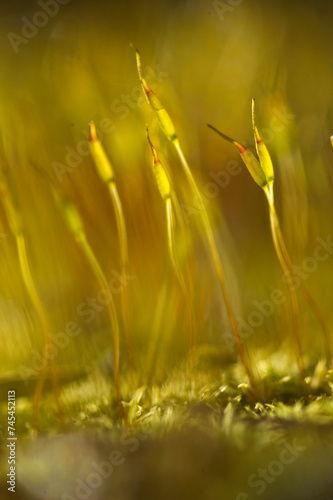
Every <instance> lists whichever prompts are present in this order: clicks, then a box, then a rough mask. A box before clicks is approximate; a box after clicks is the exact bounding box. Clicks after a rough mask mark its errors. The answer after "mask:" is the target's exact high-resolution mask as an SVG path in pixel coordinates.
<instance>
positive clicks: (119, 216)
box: [108, 182, 134, 369]
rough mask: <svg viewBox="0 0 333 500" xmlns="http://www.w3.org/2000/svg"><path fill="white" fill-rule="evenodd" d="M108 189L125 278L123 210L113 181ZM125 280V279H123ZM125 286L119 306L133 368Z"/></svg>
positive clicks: (126, 268)
mask: <svg viewBox="0 0 333 500" xmlns="http://www.w3.org/2000/svg"><path fill="white" fill-rule="evenodd" d="M108 191H109V194H110V198H111V200H112V203H113V208H114V212H115V216H116V224H117V230H118V235H119V248H120V259H121V268H122V275H123V278H124V279H126V276H127V274H128V243H127V232H126V223H125V217H124V211H123V207H122V204H121V200H120V197H119V193H118V189H117V186H116V184H115V182H109V183H108ZM124 282H125V280H124ZM127 288H128V287H126V286H124V287H123V289H122V291H121V307H122V317H123V325H124V339H125V347H126V354H127V359H128V363H129V366H130V367H131V368H132V369H133V367H134V361H133V352H132V345H131V341H130V335H129V330H130V319H129V318H130V312H129V300H128V291H127Z"/></svg>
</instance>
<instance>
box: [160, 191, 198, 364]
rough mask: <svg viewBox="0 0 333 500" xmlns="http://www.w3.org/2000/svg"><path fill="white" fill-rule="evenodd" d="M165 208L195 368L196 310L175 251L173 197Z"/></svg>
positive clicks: (168, 200) (190, 354)
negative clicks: (184, 305) (186, 314)
mask: <svg viewBox="0 0 333 500" xmlns="http://www.w3.org/2000/svg"><path fill="white" fill-rule="evenodd" d="M165 210H166V219H167V231H168V248H169V255H170V260H171V264H172V267H173V269H174V272H175V275H176V277H177V280H178V283H179V287H180V289H181V291H182V294H183V296H184V299H185V304H186V308H187V313H188V321H189V331H190V335H189V363H190V367H191V368H193V366H192V365H193V363H192V360H194V359H195V352H194V350H195V346H196V329H195V320H194V311H193V307H192V303H191V297H190V292H189V290H188V288H187V286H186V283H185V280H184V277H183V273H182V271H181V269H180V267H179V263H178V260H177V256H176V251H175V236H174V216H173V209H172V202H171V198H170V197H168V198H166V200H165Z"/></svg>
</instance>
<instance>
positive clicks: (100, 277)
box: [77, 233, 126, 420]
mask: <svg viewBox="0 0 333 500" xmlns="http://www.w3.org/2000/svg"><path fill="white" fill-rule="evenodd" d="M77 241H78V243H79V244H80V246H81V248H82V250H83V252H84V254H85V256H86V258H87V261H88V262H89V264H90V266H91V268H92V270H93V272H94V274H95V276H96V278H97V281H98V282H99V285H100V286H101V288H102V289H105V290H109V285H108V282H107V279H106V277H105V274H104V272H103V270H102V268H101V266H100V265H99V262H98V260H97V258H96V256H95V254H94V252H93V250H92V248H91V246H90V244H89V242H88V240H87V238H86V237H85V235H84V234H83V233H81V234H80V235H79V236H77ZM107 309H108V313H109V318H110V323H111V328H112V335H113V363H114V379H115V386H116V393H117V402H118V407H119V410H120V412H121V414H122V417H123V418H124V420H126V414H125V411H124V407H123V404H122V400H121V394H120V383H119V366H120V362H119V359H120V354H119V353H120V342H119V323H118V316H117V310H116V306H115V303H114V300H113V297H112V294H111V292H110V293H109V300H108V301H107Z"/></svg>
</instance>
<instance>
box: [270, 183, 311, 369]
mask: <svg viewBox="0 0 333 500" xmlns="http://www.w3.org/2000/svg"><path fill="white" fill-rule="evenodd" d="M264 191H265V194H266V196H267V200H268V205H269V215H270V218H269V219H270V226H271V233H272V239H273V244H274V249H275V252H276V255H277V258H278V261H279V264H280V266H281V269H282V272H283V274H284V275H285V276H286V275H287V274H288V270H289V267H288V265H287V263H286V261H285V258H284V256H283V253H282V250H281V247H280V243H279V238H278V234H277V233H278V231H277V224H276V218H277V217H276V211H275V206H274V203H273V202H272V198H271V196H270V194H269V193H268V192H267V191H266V190H264ZM287 288H288V292H289V299H290V305H291V317H292V325H293V343H294V351H295V357H296V362H297V366H298V369H299V372H300V375H301V376H302V377H303V376H304V363H303V357H302V344H301V337H300V330H299V327H300V325H299V307H298V302H297V296H296V291H295V290H294V289H293V288H292V286H291V284H290V282H289V281H288V282H287Z"/></svg>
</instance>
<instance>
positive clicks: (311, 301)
mask: <svg viewBox="0 0 333 500" xmlns="http://www.w3.org/2000/svg"><path fill="white" fill-rule="evenodd" d="M269 206H270V211H271V217H272V218H273V221H274V222H273V224H274V227H275V231H276V239H277V241H278V244H279V246H280V249H281V253H282V255H283V258H284V260H285V262H286V265H287V266H288V270H289V272H290V274H292V275H293V276H294V277H296V278H297V275H296V273H295V271H294V266H293V263H292V261H291V258H290V256H289V253H288V251H287V248H286V245H285V241H284V238H283V235H282V232H281V227H280V222H279V218H278V215H277V213H276V210H275V205H274V203H273V204H272V203H271V202H270V201H269ZM299 289H300V291H301V293H302V295H303V297H304V299H305V300H306V302H307V303H308V305H309V306H310V308H311V309H312V311H313V314H314V315H315V317H316V318H317V321H318V323H319V324H320V326H321V328H322V330H323V333H324V339H325V346H326V361H327V364H328V366H330V365H331V344H330V333H329V330H328V328H327V325H326V323H325V321H324V318H323V316H322V314H321V311H320V309H319V307H318V305H317V303H316V301H315V300H314V298H313V297H312V296H311V295H310V293H309V292H308V290H307V289H306V287H305V285H304V283H303V282H302V281H301V280H299Z"/></svg>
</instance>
